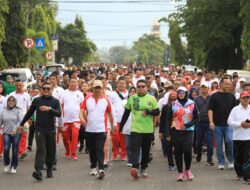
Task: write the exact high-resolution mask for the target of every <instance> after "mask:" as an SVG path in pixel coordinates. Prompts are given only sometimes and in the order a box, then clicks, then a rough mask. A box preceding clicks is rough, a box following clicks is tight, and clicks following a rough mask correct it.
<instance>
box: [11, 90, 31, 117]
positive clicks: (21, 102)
mask: <svg viewBox="0 0 250 190" xmlns="http://www.w3.org/2000/svg"><path fill="white" fill-rule="evenodd" d="M9 96H14V97H15V98H16V101H17V107H19V108H21V110H22V111H23V114H24V115H25V114H26V112H27V110H28V108H29V107H30V104H31V103H30V99H31V98H30V95H29V94H28V93H27V92H23V93H16V92H12V93H10V94H9ZM9 96H8V97H9ZM8 97H7V99H8Z"/></svg>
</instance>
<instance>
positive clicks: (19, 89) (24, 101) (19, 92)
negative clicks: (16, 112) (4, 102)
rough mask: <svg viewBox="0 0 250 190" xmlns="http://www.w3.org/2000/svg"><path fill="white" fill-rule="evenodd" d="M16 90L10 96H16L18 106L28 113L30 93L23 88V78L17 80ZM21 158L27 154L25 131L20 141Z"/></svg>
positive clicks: (19, 152) (19, 153)
mask: <svg viewBox="0 0 250 190" xmlns="http://www.w3.org/2000/svg"><path fill="white" fill-rule="evenodd" d="M15 85H16V91H14V92H12V93H10V94H9V96H14V97H15V98H16V101H17V107H19V108H20V109H21V110H22V112H23V115H25V114H26V112H27V110H28V109H29V107H30V104H31V103H30V95H29V94H28V93H27V92H24V90H23V82H22V81H21V80H16V82H15ZM18 155H19V159H23V158H25V157H26V156H27V132H26V131H23V133H22V137H21V139H20V142H19V148H18Z"/></svg>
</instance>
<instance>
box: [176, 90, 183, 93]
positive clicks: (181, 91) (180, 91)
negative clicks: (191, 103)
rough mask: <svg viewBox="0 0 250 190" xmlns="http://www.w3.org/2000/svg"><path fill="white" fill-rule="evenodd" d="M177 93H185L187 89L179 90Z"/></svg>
mask: <svg viewBox="0 0 250 190" xmlns="http://www.w3.org/2000/svg"><path fill="white" fill-rule="evenodd" d="M177 94H185V91H184V90H179V91H178V92H177Z"/></svg>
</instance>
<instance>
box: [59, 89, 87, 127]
mask: <svg viewBox="0 0 250 190" xmlns="http://www.w3.org/2000/svg"><path fill="white" fill-rule="evenodd" d="M83 99H84V97H83V94H82V92H81V91H79V90H76V91H70V90H68V89H67V90H65V91H64V92H63V94H62V105H63V122H64V123H72V122H78V121H80V118H79V114H80V105H81V102H82V101H83Z"/></svg>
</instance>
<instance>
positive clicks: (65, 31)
mask: <svg viewBox="0 0 250 190" xmlns="http://www.w3.org/2000/svg"><path fill="white" fill-rule="evenodd" d="M57 34H58V35H59V51H58V52H57V53H56V60H57V62H60V60H62V59H64V60H66V62H67V61H68V60H69V58H70V57H72V58H73V64H75V65H81V64H82V62H83V61H91V59H92V58H93V56H92V54H93V53H94V52H95V51H96V46H95V44H94V43H93V42H91V41H90V40H89V39H88V38H87V36H86V31H85V29H84V24H83V21H82V19H81V18H80V17H78V16H77V17H76V19H75V23H74V24H68V25H66V26H65V27H63V28H62V27H61V26H60V25H58V28H57Z"/></svg>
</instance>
